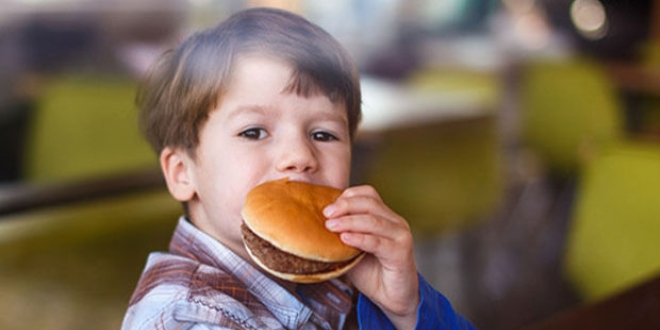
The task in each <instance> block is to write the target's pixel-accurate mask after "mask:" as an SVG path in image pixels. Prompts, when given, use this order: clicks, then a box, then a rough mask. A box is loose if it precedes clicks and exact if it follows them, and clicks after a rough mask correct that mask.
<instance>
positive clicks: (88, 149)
mask: <svg viewBox="0 0 660 330" xmlns="http://www.w3.org/2000/svg"><path fill="white" fill-rule="evenodd" d="M135 93H136V84H135V83H134V82H133V81H132V80H130V79H128V78H123V77H107V76H100V77H99V76H73V77H65V78H52V79H49V80H46V81H45V83H44V91H43V93H42V95H40V96H39V99H38V102H37V107H36V109H35V111H34V114H33V117H32V119H31V123H30V124H29V125H30V126H29V129H28V132H29V133H28V136H27V146H26V152H25V155H26V158H25V162H24V164H25V169H24V171H23V172H24V177H25V180H26V181H29V182H53V181H67V180H82V179H88V178H90V177H99V176H106V175H111V174H117V173H121V172H126V171H131V170H135V169H140V168H146V167H155V166H157V161H156V157H155V156H154V154H153V152H152V151H151V149H150V148H149V146H148V144H147V143H146V142H145V141H144V139H142V138H141V137H140V134H139V131H138V129H137V119H136V118H137V110H136V109H135V106H134V105H133V100H134V99H135Z"/></svg>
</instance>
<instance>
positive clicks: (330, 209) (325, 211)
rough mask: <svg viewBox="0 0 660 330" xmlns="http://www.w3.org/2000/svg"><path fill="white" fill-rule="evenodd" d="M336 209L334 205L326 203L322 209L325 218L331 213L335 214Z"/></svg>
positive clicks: (330, 215)
mask: <svg viewBox="0 0 660 330" xmlns="http://www.w3.org/2000/svg"><path fill="white" fill-rule="evenodd" d="M336 210H337V208H336V207H335V206H334V205H328V206H327V207H326V208H325V209H323V215H325V217H326V218H330V217H332V215H333V214H335V211H336Z"/></svg>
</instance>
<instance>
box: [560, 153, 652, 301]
mask: <svg viewBox="0 0 660 330" xmlns="http://www.w3.org/2000/svg"><path fill="white" fill-rule="evenodd" d="M658 251H660V145H653V144H640V143H637V144H632V143H622V144H618V145H616V146H612V147H611V148H608V149H607V150H604V151H603V152H602V153H601V154H598V155H597V156H595V157H594V158H593V159H592V160H591V161H590V162H589V164H587V165H586V166H585V169H584V173H583V177H582V180H581V184H580V189H579V192H578V197H577V200H576V207H575V210H574V216H573V224H572V228H571V231H570V234H569V237H568V246H567V251H566V272H567V275H568V276H569V278H570V279H571V281H572V282H573V283H574V284H575V287H576V288H577V289H578V291H579V293H581V295H582V296H583V297H584V298H585V299H587V300H590V301H593V300H599V299H601V298H604V297H606V296H610V295H612V294H615V293H618V292H619V291H622V290H624V289H626V288H629V287H631V286H633V285H635V284H637V283H640V282H641V281H643V280H645V279H647V278H649V277H650V276H653V275H656V274H658V272H660V258H659V257H658Z"/></svg>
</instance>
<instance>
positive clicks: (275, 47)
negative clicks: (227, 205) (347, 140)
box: [137, 8, 361, 156]
mask: <svg viewBox="0 0 660 330" xmlns="http://www.w3.org/2000/svg"><path fill="white" fill-rule="evenodd" d="M248 53H259V54H264V55H268V56H273V57H275V58H278V59H282V60H284V61H286V62H287V63H289V64H291V65H292V66H293V68H294V72H293V74H292V77H291V82H290V85H289V86H288V88H287V89H286V91H288V92H295V93H297V94H298V95H301V96H305V97H307V96H310V95H314V94H316V93H319V92H320V93H323V94H324V95H326V96H327V97H328V98H329V99H330V100H331V101H332V102H343V103H344V104H345V107H346V111H347V113H348V122H349V131H350V133H351V138H353V136H354V134H355V131H356V129H357V125H358V123H359V121H360V116H361V114H360V106H361V96H360V83H359V75H358V70H357V68H356V66H355V63H354V61H353V60H352V58H351V57H350V55H349V54H348V52H347V51H346V50H345V49H344V48H343V47H342V46H341V45H340V44H339V43H338V42H337V41H336V40H335V39H334V38H333V37H332V36H330V35H329V34H328V33H327V32H325V31H324V30H323V29H321V28H320V27H318V26H316V25H314V24H313V23H310V22H309V21H307V20H306V19H304V18H302V17H300V16H297V15H295V14H292V13H289V12H285V11H282V10H277V9H268V8H256V9H248V10H245V11H242V12H239V13H237V14H235V15H233V16H231V17H230V18H228V19H227V20H226V21H224V22H223V23H221V24H220V25H218V26H216V27H214V28H211V29H208V30H205V31H202V32H199V33H196V34H194V35H192V36H190V37H189V38H188V39H187V40H186V41H184V42H183V43H182V44H181V45H180V46H179V47H178V48H176V49H173V50H170V51H168V52H166V53H165V54H163V56H162V57H161V58H160V59H159V61H157V62H156V63H155V64H154V66H153V67H152V68H151V71H150V73H149V75H148V76H147V79H146V80H145V82H144V84H143V85H142V87H141V89H140V90H139V91H138V96H137V105H138V107H139V108H140V126H141V129H142V131H143V133H144V134H145V136H146V138H147V140H148V141H149V142H150V143H151V145H152V147H153V148H154V149H155V151H156V152H160V151H161V150H162V149H163V148H165V147H172V148H180V149H183V150H185V151H187V152H188V153H189V154H190V155H192V156H194V154H195V149H196V148H197V145H198V143H199V132H200V130H201V129H202V126H203V125H204V123H206V120H207V119H208V116H209V113H210V111H211V110H212V109H215V108H216V107H217V106H218V102H222V100H221V97H222V93H223V90H224V89H226V88H227V84H228V83H229V81H230V77H231V73H232V66H233V64H234V62H235V59H236V58H237V57H238V56H240V55H244V54H248Z"/></svg>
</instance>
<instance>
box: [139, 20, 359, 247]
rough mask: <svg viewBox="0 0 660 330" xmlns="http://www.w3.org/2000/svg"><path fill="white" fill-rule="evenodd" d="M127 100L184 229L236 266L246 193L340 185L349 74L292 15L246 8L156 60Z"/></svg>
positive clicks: (327, 43) (351, 87)
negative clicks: (264, 187)
mask: <svg viewBox="0 0 660 330" xmlns="http://www.w3.org/2000/svg"><path fill="white" fill-rule="evenodd" d="M139 96H140V97H139V99H138V101H139V103H140V106H141V111H142V112H141V120H142V125H143V128H144V130H145V132H146V135H147V137H148V139H149V141H150V142H151V143H152V144H153V146H154V148H155V149H156V151H157V152H158V153H159V154H160V158H159V160H160V164H161V167H162V169H163V173H164V176H165V180H166V182H167V186H168V189H169V191H170V193H171V194H172V196H173V197H174V198H175V199H177V200H179V201H181V202H183V203H184V204H185V205H186V209H187V216H188V218H189V219H190V221H191V222H192V223H193V224H195V225H196V226H197V227H198V228H199V229H201V230H202V231H204V232H206V233H207V234H209V235H211V236H212V237H214V238H216V239H217V240H218V241H220V242H222V243H224V244H225V245H226V246H227V247H229V248H230V249H232V250H233V251H234V252H237V253H239V254H240V255H242V256H243V257H245V258H248V256H247V251H246V250H245V248H244V246H243V244H242V239H241V233H240V224H241V221H242V217H241V208H242V207H243V204H244V202H245V196H246V195H247V193H248V192H249V191H250V189H251V188H253V187H255V186H256V185H258V184H260V183H263V182H266V181H270V180H276V179H281V178H284V177H288V178H290V179H291V180H293V181H304V182H309V183H315V184H319V185H326V186H332V187H335V188H338V189H344V188H346V187H347V186H348V179H349V172H350V159H351V143H352V139H353V135H354V133H355V130H356V127H357V124H358V122H359V119H360V87H359V77H358V73H357V69H356V67H355V65H354V63H353V61H352V59H351V58H350V56H349V55H348V54H347V53H346V51H345V50H344V49H343V48H342V47H341V46H340V45H339V44H338V43H337V42H336V41H335V40H334V39H333V38H332V37H331V36H330V35H328V34H327V33H325V32H324V31H323V30H322V29H320V28H319V27H317V26H315V25H313V24H311V23H309V22H308V21H306V20H304V19H302V18H301V17H299V16H296V15H293V14H290V13H286V12H283V11H279V10H273V9H253V10H247V11H244V12H241V13H238V14H236V15H234V16H232V17H230V18H229V19H228V20H227V21H225V22H224V23H222V24H220V25H219V26H217V27H216V28H214V29H211V30H208V31H205V32H201V33H198V34H195V35H193V36H191V37H190V38H189V39H188V40H187V41H185V42H184V43H183V44H182V45H181V46H180V47H179V48H177V49H176V50H175V51H172V52H170V53H168V54H167V55H165V56H164V57H163V58H162V59H161V61H160V62H158V63H157V65H156V67H155V69H154V71H153V72H152V74H151V76H150V77H149V78H148V80H147V83H146V85H145V87H144V89H143V90H142V92H141V94H140V95H139Z"/></svg>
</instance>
